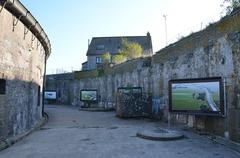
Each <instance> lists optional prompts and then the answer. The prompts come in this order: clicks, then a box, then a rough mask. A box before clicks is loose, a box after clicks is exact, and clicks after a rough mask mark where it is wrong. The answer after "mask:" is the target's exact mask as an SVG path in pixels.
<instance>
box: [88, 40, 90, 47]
mask: <svg viewBox="0 0 240 158" xmlns="http://www.w3.org/2000/svg"><path fill="white" fill-rule="evenodd" d="M89 45H90V39H88V48H89Z"/></svg>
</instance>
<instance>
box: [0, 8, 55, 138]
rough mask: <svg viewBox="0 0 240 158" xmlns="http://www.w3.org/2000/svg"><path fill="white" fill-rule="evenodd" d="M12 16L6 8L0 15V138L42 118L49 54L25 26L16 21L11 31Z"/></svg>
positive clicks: (20, 130)
mask: <svg viewBox="0 0 240 158" xmlns="http://www.w3.org/2000/svg"><path fill="white" fill-rule="evenodd" d="M0 7H2V6H1V5H0ZM13 14H14V13H13V12H12V11H10V10H9V9H6V8H3V10H2V12H1V13H0V79H1V80H2V81H5V83H6V84H4V82H2V83H1V84H0V86H1V87H0V89H1V88H2V90H4V89H5V90H6V91H5V94H4V93H2V94H1V93H0V129H1V130H0V138H7V137H11V136H15V135H18V134H21V133H23V132H25V131H27V130H29V129H31V128H32V127H33V126H34V125H35V124H36V123H37V122H38V121H39V120H40V119H41V118H42V98H41V95H42V89H43V79H44V74H45V61H46V58H47V56H48V55H49V54H50V49H46V48H47V47H46V46H44V45H43V41H42V39H41V38H39V37H38V36H37V35H36V34H35V33H34V32H32V31H31V30H28V29H29V26H27V25H26V23H25V25H26V26H25V25H24V24H23V23H24V22H22V21H21V20H19V21H18V23H17V25H16V26H15V28H14V31H13V19H14V18H13ZM15 20H16V19H15ZM15 22H16V21H15ZM27 28H28V29H27ZM27 31H28V33H27V34H26V35H24V32H25V33H26V32H27ZM46 51H48V52H46Z"/></svg>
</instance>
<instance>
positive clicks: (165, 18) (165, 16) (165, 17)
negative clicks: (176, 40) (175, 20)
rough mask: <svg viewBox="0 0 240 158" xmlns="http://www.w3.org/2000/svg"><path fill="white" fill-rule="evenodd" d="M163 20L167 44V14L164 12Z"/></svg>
mask: <svg viewBox="0 0 240 158" xmlns="http://www.w3.org/2000/svg"><path fill="white" fill-rule="evenodd" d="M163 17H164V21H165V38H166V46H167V45H168V41H167V15H166V14H164V15H163Z"/></svg>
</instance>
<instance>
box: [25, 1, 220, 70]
mask: <svg viewBox="0 0 240 158" xmlns="http://www.w3.org/2000/svg"><path fill="white" fill-rule="evenodd" d="M21 2H22V3H23V4H24V5H25V6H26V8H27V9H28V10H29V11H30V12H31V13H32V14H33V16H34V17H35V18H36V19H37V20H38V21H39V23H40V24H41V26H42V27H43V28H44V30H45V32H46V33H47V34H48V36H49V39H50V41H51V44H52V54H51V56H50V58H49V59H48V63H47V73H48V74H49V73H54V71H53V70H56V69H65V70H70V69H74V70H80V68H81V63H83V62H85V61H86V59H87V58H86V51H87V45H88V39H91V38H92V37H101V36H138V35H139V36H143V35H146V33H147V32H148V31H149V32H150V34H151V36H152V43H153V50H154V52H156V51H158V50H160V49H161V48H163V47H165V46H166V40H165V25H164V18H163V15H164V14H166V15H167V30H168V31H167V32H168V43H172V42H174V41H176V40H177V39H178V38H180V37H181V36H186V35H187V34H189V33H191V32H194V31H197V30H199V29H200V28H201V27H202V28H204V26H205V25H207V24H209V23H210V22H213V21H217V20H219V18H220V13H221V11H222V8H221V7H220V4H221V3H222V0H21Z"/></svg>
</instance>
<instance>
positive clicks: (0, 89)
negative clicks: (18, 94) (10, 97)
mask: <svg viewBox="0 0 240 158" xmlns="http://www.w3.org/2000/svg"><path fill="white" fill-rule="evenodd" d="M1 94H6V80H4V79H0V95H1Z"/></svg>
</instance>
